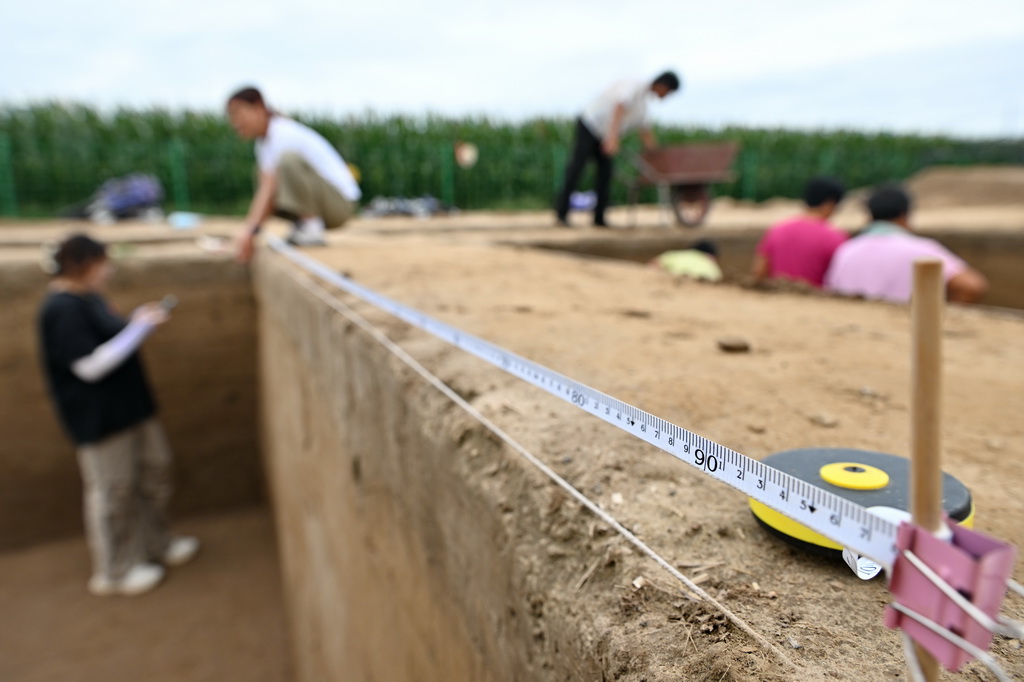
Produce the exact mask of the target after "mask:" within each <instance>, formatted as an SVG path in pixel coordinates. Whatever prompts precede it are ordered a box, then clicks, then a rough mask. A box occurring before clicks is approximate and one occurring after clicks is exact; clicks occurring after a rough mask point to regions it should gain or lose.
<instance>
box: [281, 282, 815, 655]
mask: <svg viewBox="0 0 1024 682" xmlns="http://www.w3.org/2000/svg"><path fill="white" fill-rule="evenodd" d="M296 267H297V266H296ZM294 272H295V273H296V274H291V275H290V276H291V277H292V279H293V280H295V281H296V282H297V283H298V284H299V285H300V286H302V287H303V288H305V289H306V290H307V291H309V292H310V293H312V294H313V295H314V296H316V297H317V298H319V299H320V300H321V301H323V302H324V303H326V304H327V305H329V306H330V307H331V308H333V309H334V310H336V311H337V312H339V313H341V314H342V315H343V316H345V317H346V318H347V319H348V320H349V321H351V322H352V323H353V324H355V325H357V326H359V327H360V328H361V329H362V330H363V331H365V332H366V333H368V334H369V335H370V336H372V337H373V338H374V339H375V340H376V341H377V342H378V343H380V344H381V345H382V346H384V347H385V348H386V349H387V350H389V351H390V352H391V353H392V354H394V355H395V356H396V357H398V358H399V359H400V360H401V361H402V362H404V363H405V364H406V365H408V366H409V367H410V368H411V369H412V370H413V371H415V372H416V373H417V374H419V375H420V376H421V377H423V379H425V380H426V381H427V382H428V383H430V384H431V385H432V386H433V387H434V388H436V389H437V390H438V391H440V392H441V393H442V394H444V395H445V396H446V397H447V398H448V399H449V400H451V401H452V402H454V403H455V404H456V405H458V406H459V407H461V408H462V409H463V410H464V411H465V412H466V413H467V414H469V415H470V416H471V417H473V418H474V419H476V420H477V421H478V422H480V423H481V424H482V425H483V426H484V427H485V428H486V429H487V430H489V431H490V432H491V433H493V434H494V435H495V436H497V437H498V438H500V439H501V440H502V441H504V442H505V443H506V444H507V445H508V446H509V447H511V448H512V449H513V450H515V451H516V452H518V453H519V454H520V455H521V456H522V457H523V458H524V459H526V460H527V461H528V462H530V463H531V464H533V465H534V466H535V467H537V468H538V469H539V470H540V471H541V472H542V473H544V474H545V475H546V476H547V477H548V478H550V479H551V480H552V481H553V482H554V483H555V484H556V485H558V486H559V487H560V488H562V489H563V490H565V492H567V493H568V494H569V495H571V496H572V497H573V498H574V499H576V501H577V502H579V503H580V504H582V505H583V506H584V507H586V508H587V509H589V510H590V511H591V512H592V513H593V514H594V515H596V516H597V517H598V518H599V519H601V520H602V521H604V522H605V523H607V524H608V525H609V526H611V527H612V528H613V529H614V530H615V531H616V532H617V533H619V535H621V536H622V537H624V538H625V539H626V540H627V541H628V542H629V543H630V544H632V545H633V546H634V547H636V548H637V549H639V550H640V551H641V552H643V553H644V554H646V555H647V556H648V557H650V558H651V559H653V560H654V561H655V562H656V563H657V564H658V565H659V566H661V567H662V568H663V569H665V570H666V571H667V572H668V573H669V574H670V575H672V576H673V577H674V578H676V579H677V580H679V582H681V583H682V584H683V585H685V586H686V588H687V589H689V590H690V591H691V592H693V593H694V594H696V595H697V596H699V597H701V598H702V599H704V600H705V601H707V602H708V603H710V604H711V605H713V606H714V607H715V608H717V609H718V610H719V611H720V612H721V613H722V615H724V616H725V617H726V618H728V619H729V620H730V621H731V622H732V623H733V624H734V625H736V627H738V628H739V629H740V630H742V631H743V632H745V633H746V634H747V635H749V636H750V637H751V638H753V639H754V641H756V642H757V643H758V644H760V645H761V646H762V647H763V648H764V649H766V650H768V651H770V652H771V653H772V654H774V655H775V657H776V658H777V659H778V660H779V661H780V662H781V663H783V664H785V665H786V666H788V667H790V668H794V669H795V668H796V665H795V664H794V663H793V662H792V661H790V660H789V658H788V657H787V656H786V655H785V654H784V653H783V652H782V650H781V649H779V648H778V647H776V646H775V645H774V644H772V643H771V642H769V641H768V640H767V639H766V638H765V637H764V636H763V635H761V634H760V633H758V632H757V631H755V630H754V629H753V628H752V627H751V626H750V625H748V624H747V623H746V621H744V620H743V619H741V618H740V617H739V616H737V615H736V614H734V613H733V612H732V611H730V610H729V609H728V608H727V607H726V606H725V605H724V604H722V603H721V602H719V601H718V600H717V599H715V598H714V597H712V596H711V595H710V594H708V593H707V592H705V591H704V590H703V589H701V587H700V586H699V585H697V584H696V583H694V582H693V581H692V580H690V579H689V578H687V577H686V576H685V575H683V574H682V573H681V572H680V571H679V570H678V569H676V567H675V566H673V565H672V564H670V563H669V562H668V561H666V560H665V559H664V558H663V557H662V556H661V555H660V554H658V553H657V552H655V551H654V550H653V549H652V548H651V547H650V546H648V545H647V544H646V543H645V542H644V541H643V540H641V539H640V538H638V537H637V536H636V535H634V534H633V533H632V532H630V531H629V530H628V529H627V528H626V527H625V526H623V525H622V524H621V523H619V522H618V521H617V520H616V519H615V517H613V516H612V515H611V514H609V513H608V512H606V511H605V510H603V509H601V507H599V506H598V505H597V503H595V502H593V501H592V500H591V499H590V498H588V497H587V496H586V495H584V494H583V493H581V492H580V491H579V490H577V489H576V488H575V487H573V485H572V484H571V483H569V482H568V481H566V480H565V479H564V478H562V477H561V476H559V475H558V474H557V473H556V472H555V471H554V470H553V469H551V467H549V466H548V465H547V464H545V463H544V462H542V461H541V460H540V459H538V458H537V457H536V456H535V455H534V454H533V453H531V452H530V451H529V450H527V449H526V448H525V447H523V446H522V445H520V444H519V442H518V441H516V440H515V439H514V438H512V437H511V436H510V435H508V434H507V433H505V431H503V430H502V429H501V428H500V427H499V426H498V425H497V424H495V423H494V422H492V421H491V420H490V419H488V418H487V417H486V416H484V415H483V414H482V413H481V412H480V411H479V410H477V409H476V408H475V407H473V406H472V405H471V404H470V403H468V402H466V400H465V399H463V398H462V396H460V395H459V394H458V393H456V392H455V391H454V390H452V389H451V388H450V387H449V386H448V385H447V384H445V383H444V382H443V381H441V379H439V378H438V377H437V376H436V375H434V374H433V373H432V372H430V370H428V369H427V368H426V367H424V366H423V365H421V364H420V363H419V361H418V360H416V359H415V358H414V357H412V356H411V355H409V353H407V352H406V351H405V350H404V349H403V348H402V347H401V346H399V345H398V344H396V343H395V342H394V341H392V340H391V339H390V338H389V337H388V336H387V335H386V334H385V333H384V332H382V331H380V330H379V329H378V328H377V327H375V326H374V325H373V323H371V322H369V321H368V320H366V318H364V317H363V316H362V315H360V314H359V313H358V312H356V311H355V310H354V309H353V308H351V307H350V306H349V305H347V304H346V303H344V302H343V301H341V300H340V299H338V298H337V297H336V296H333V295H332V294H331V293H330V292H328V291H327V290H325V289H324V288H323V287H321V286H320V285H319V284H317V283H316V282H315V281H313V279H312V278H311V277H309V275H307V274H306V273H305V272H302V271H300V270H295V271H294ZM296 275H298V276H296ZM300 277H301V279H300ZM303 280H305V281H303ZM307 283H308V284H307Z"/></svg>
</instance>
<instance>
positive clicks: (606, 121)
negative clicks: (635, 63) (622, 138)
mask: <svg viewBox="0 0 1024 682" xmlns="http://www.w3.org/2000/svg"><path fill="white" fill-rule="evenodd" d="M652 95H653V93H652V92H651V84H650V83H649V82H647V81H638V80H621V81H618V82H616V83H613V84H612V85H611V86H610V87H609V88H608V89H607V90H605V91H604V92H602V93H601V94H600V95H598V96H597V99H595V100H594V101H593V102H591V103H590V105H589V106H588V107H587V108H586V109H585V110H584V111H583V116H582V117H581V118H582V119H583V123H584V125H586V126H587V128H589V129H590V132H592V133H593V134H594V137H596V138H598V139H600V140H603V139H604V138H605V137H607V135H608V132H609V131H608V129H609V127H610V126H611V124H612V116H613V115H614V114H615V106H616V105H618V104H621V105H623V106H624V107H625V108H626V110H625V111H624V112H623V113H622V124H621V125H620V126H619V135H623V134H625V133H628V132H629V131H631V130H634V129H636V128H640V127H641V126H643V125H644V124H645V123H646V121H647V102H648V100H650V98H651V96H652Z"/></svg>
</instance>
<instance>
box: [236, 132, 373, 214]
mask: <svg viewBox="0 0 1024 682" xmlns="http://www.w3.org/2000/svg"><path fill="white" fill-rule="evenodd" d="M286 152H295V153H296V154H298V155H300V156H301V157H302V158H304V159H305V160H306V161H308V162H309V165H310V166H312V167H313V170H315V171H316V172H317V174H318V175H319V176H320V177H322V178H323V179H324V180H326V181H327V182H329V183H331V184H332V185H333V186H334V187H335V188H337V190H338V192H339V193H341V196H343V197H345V198H346V199H348V200H349V201H359V199H360V197H362V196H363V193H362V191H360V189H359V184H358V183H357V182H356V179H355V178H354V177H352V171H350V170H349V169H348V166H347V165H346V164H345V160H344V159H343V158H341V154H339V153H338V151H337V150H336V149H335V148H334V147H332V146H331V143H330V142H328V141H327V140H325V139H324V137H323V136H322V135H321V134H320V133H318V132H316V131H315V130H313V129H312V128H309V127H307V126H304V125H302V124H301V123H299V122H298V121H293V120H292V119H290V118H284V117H283V116H278V115H274V116H271V117H270V123H269V124H268V125H267V135H266V137H263V138H261V139H258V140H256V162H257V163H258V164H259V167H260V170H261V171H262V172H264V173H273V172H274V171H275V170H277V164H278V162H280V160H281V155H282V154H284V153H286Z"/></svg>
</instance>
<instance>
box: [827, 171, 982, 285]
mask: <svg viewBox="0 0 1024 682" xmlns="http://www.w3.org/2000/svg"><path fill="white" fill-rule="evenodd" d="M867 205H868V210H869V211H870V212H871V218H872V220H873V222H872V223H871V224H870V225H868V226H867V227H866V228H865V229H864V230H863V231H861V233H860V234H859V235H857V236H856V237H854V238H853V239H850V240H849V241H847V242H846V243H845V244H843V245H842V246H841V247H839V249H837V250H836V253H835V256H834V257H833V258H832V264H831V266H829V269H828V272H827V273H826V275H825V288H826V289H828V290H830V291H835V292H837V293H841V294H846V295H848V296H862V297H864V298H869V299H879V300H883V301H892V302H896V303H907V302H909V301H910V298H911V294H912V292H913V288H914V262H915V261H918V260H922V259H929V258H935V259H938V260H940V261H941V262H942V275H943V279H944V280H945V282H946V298H947V299H949V300H950V301H954V302H958V303H974V302H976V301H978V300H979V299H981V297H982V296H984V295H985V292H986V291H987V290H988V281H987V280H986V279H985V277H984V275H982V274H981V273H980V272H978V271H977V270H975V269H973V268H971V267H970V266H969V265H967V263H965V262H964V261H963V260H962V259H960V258H959V257H958V256H956V255H954V254H953V253H952V252H950V251H949V250H948V249H946V247H944V246H943V245H942V244H940V243H939V242H937V241H936V240H934V239H928V238H927V237H921V236H919V235H916V234H914V233H913V231H912V230H911V228H910V196H909V195H908V194H907V193H906V192H905V191H904V190H903V189H902V188H901V187H899V186H896V185H887V186H883V187H881V188H879V189H878V190H876V191H875V192H874V193H873V194H872V195H871V198H869V199H868V202H867Z"/></svg>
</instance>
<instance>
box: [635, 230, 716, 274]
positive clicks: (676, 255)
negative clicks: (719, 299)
mask: <svg viewBox="0 0 1024 682" xmlns="http://www.w3.org/2000/svg"><path fill="white" fill-rule="evenodd" d="M650 264H651V265H654V266H657V267H660V268H661V269H663V270H665V271H666V272H668V273H670V274H673V275H676V276H677V277H690V278H693V279H703V280H707V281H709V282H721V281H722V268H721V267H719V265H718V248H717V247H716V246H715V243H714V242H712V241H710V240H707V239H701V240H700V241H699V242H697V243H696V244H694V245H693V248H692V249H681V250H679V251H666V252H665V253H663V254H661V255H660V256H658V257H657V258H655V259H654V260H652V261H651V262H650Z"/></svg>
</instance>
